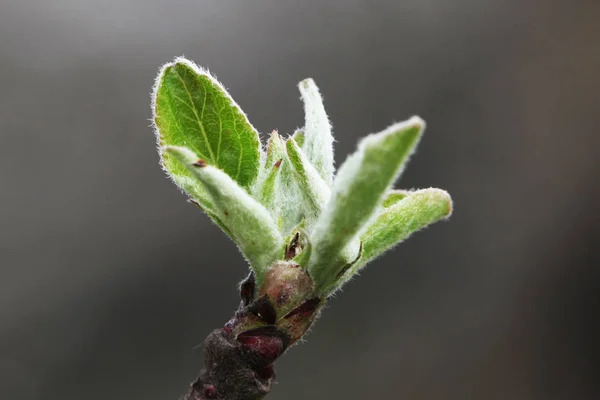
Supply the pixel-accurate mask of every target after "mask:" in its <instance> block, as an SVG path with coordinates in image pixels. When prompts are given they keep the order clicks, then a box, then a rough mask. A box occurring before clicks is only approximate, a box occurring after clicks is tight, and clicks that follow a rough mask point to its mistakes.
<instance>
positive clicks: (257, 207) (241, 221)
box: [164, 146, 283, 281]
mask: <svg viewBox="0 0 600 400" xmlns="http://www.w3.org/2000/svg"><path fill="white" fill-rule="evenodd" d="M164 152H165V153H167V154H169V155H170V156H172V157H173V158H174V159H175V160H176V161H177V162H179V163H181V164H182V165H183V166H184V167H185V168H186V169H187V170H188V171H190V173H191V174H192V175H193V176H194V177H195V178H196V179H198V181H200V182H202V184H203V185H204V187H205V188H206V192H207V193H208V196H209V197H210V200H211V201H212V203H213V204H214V207H215V212H216V214H217V216H218V218H219V219H220V221H221V222H222V223H223V225H224V226H225V227H226V228H227V231H228V233H229V234H230V235H231V236H232V239H233V240H234V241H235V243H236V244H237V245H238V246H239V247H240V249H241V251H242V253H243V254H244V256H245V257H246V259H247V260H248V262H249V263H250V266H251V267H252V268H253V269H254V271H255V273H256V277H257V281H260V280H261V279H262V276H263V275H264V273H265V271H266V270H267V268H268V267H269V266H270V265H271V263H273V262H274V261H276V260H277V259H278V258H279V257H281V254H280V253H281V250H282V248H283V240H282V237H281V235H280V234H279V231H278V229H277V225H276V224H275V222H274V221H273V219H272V218H271V215H270V214H269V212H268V211H267V210H266V209H265V208H264V207H263V206H262V205H261V204H260V203H259V202H258V201H256V200H255V199H254V198H252V197H251V196H250V195H249V194H248V192H246V190H245V189H243V188H242V187H241V186H239V185H238V184H237V183H236V182H235V181H234V180H233V179H231V177H230V176H229V175H228V174H226V173H224V172H223V171H221V170H220V169H218V168H216V167H213V166H212V165H208V164H207V163H206V162H205V161H204V160H202V159H199V157H198V156H197V155H196V154H195V153H194V152H192V151H190V150H188V149H187V148H185V147H175V146H169V147H166V148H165V149H164Z"/></svg>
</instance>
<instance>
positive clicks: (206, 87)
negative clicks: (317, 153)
mask: <svg viewBox="0 0 600 400" xmlns="http://www.w3.org/2000/svg"><path fill="white" fill-rule="evenodd" d="M153 112H154V122H155V125H156V133H157V136H158V143H159V146H185V147H187V148H189V149H191V150H192V151H194V152H195V153H196V154H197V155H198V156H199V157H201V158H202V159H204V160H205V161H206V162H207V163H208V164H210V165H213V166H215V167H217V168H219V169H221V170H223V171H224V172H225V173H227V174H228V175H229V176H230V177H231V178H232V179H233V180H234V181H236V182H237V183H238V184H239V185H240V186H242V187H244V188H249V187H250V185H251V184H252V183H253V182H254V181H255V179H256V177H257V175H258V170H259V165H260V140H259V137H258V133H257V131H256V129H254V127H253V126H252V125H251V124H250V122H249V121H248V118H247V117H246V115H245V114H244V112H243V111H242V110H241V109H240V108H239V106H238V105H237V104H236V103H235V101H234V100H233V99H232V98H231V96H230V95H229V94H228V93H227V91H226V90H225V88H224V87H223V86H222V85H221V84H220V83H219V82H218V81H217V80H216V79H215V78H214V77H212V76H211V75H210V74H209V73H208V71H206V70H203V69H201V68H199V67H198V66H196V65H195V64H194V63H192V62H191V61H188V60H186V59H184V58H177V59H176V60H175V61H174V62H172V63H169V64H166V65H165V66H164V67H163V68H162V69H161V71H160V74H159V76H158V78H157V80H156V84H155V86H154V93H153ZM162 163H163V166H164V168H165V170H166V171H167V172H168V173H169V175H170V176H171V177H172V178H173V180H174V181H175V183H177V184H178V185H179V186H180V187H181V188H182V189H183V190H184V191H186V192H187V193H188V194H189V195H190V196H191V197H193V198H194V199H196V200H197V201H198V202H199V203H201V204H202V205H204V206H207V204H206V195H205V190H204V189H203V188H202V185H198V184H195V183H192V182H194V180H192V181H190V180H189V179H190V178H191V177H192V175H191V173H190V172H189V171H188V170H187V169H186V168H184V166H182V165H180V164H179V163H178V162H177V161H175V160H174V159H173V158H172V157H171V156H170V155H169V154H165V155H164V157H163V160H162Z"/></svg>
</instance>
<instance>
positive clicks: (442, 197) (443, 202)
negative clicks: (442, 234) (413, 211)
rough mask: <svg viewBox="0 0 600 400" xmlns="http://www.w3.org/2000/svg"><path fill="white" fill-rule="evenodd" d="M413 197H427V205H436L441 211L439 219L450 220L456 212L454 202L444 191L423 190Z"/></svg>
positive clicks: (435, 189)
mask: <svg viewBox="0 0 600 400" xmlns="http://www.w3.org/2000/svg"><path fill="white" fill-rule="evenodd" d="M412 195H413V196H414V195H416V196H426V198H427V199H428V201H427V203H429V204H436V205H437V207H436V208H437V209H438V210H439V214H438V215H439V219H443V220H446V219H448V218H450V216H451V215H452V212H453V211H454V202H453V201H452V197H451V196H450V193H448V192H447V191H445V190H443V189H437V188H429V189H421V190H417V191H415V192H413V193H412Z"/></svg>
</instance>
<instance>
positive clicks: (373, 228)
mask: <svg viewBox="0 0 600 400" xmlns="http://www.w3.org/2000/svg"><path fill="white" fill-rule="evenodd" d="M451 214H452V199H451V198H450V195H449V194H448V193H447V192H446V191H444V190H441V189H434V188H430V189H422V190H417V191H414V192H410V193H409V194H408V196H406V197H405V198H404V199H402V200H400V201H398V202H396V203H395V204H393V205H391V206H389V207H388V208H386V209H384V210H383V211H382V212H381V214H379V215H378V216H377V217H376V218H375V219H374V220H373V221H372V222H371V223H370V224H369V226H368V227H367V229H366V230H365V231H364V232H363V233H362V234H361V235H360V239H361V241H362V243H363V254H362V256H361V258H360V260H359V261H358V262H357V263H356V264H355V265H353V266H352V267H351V268H350V269H349V271H348V272H346V273H345V274H344V277H343V279H342V280H341V281H340V282H339V284H338V287H339V286H341V285H342V284H343V283H344V282H345V281H347V280H348V279H350V278H351V277H352V276H353V275H354V274H356V272H358V271H359V270H360V269H361V268H362V267H364V266H365V265H366V264H367V263H369V262H370V261H372V260H373V259H375V258H376V257H379V256H380V255H381V254H383V253H384V252H386V251H388V250H390V249H391V248H393V247H394V246H396V245H397V244H398V243H400V242H402V241H404V240H405V239H407V238H408V237H409V236H410V235H412V234H413V233H415V232H417V231H419V230H421V229H423V228H425V227H426V226H428V225H431V224H433V223H434V222H437V221H439V220H442V219H445V218H448V217H450V215H451Z"/></svg>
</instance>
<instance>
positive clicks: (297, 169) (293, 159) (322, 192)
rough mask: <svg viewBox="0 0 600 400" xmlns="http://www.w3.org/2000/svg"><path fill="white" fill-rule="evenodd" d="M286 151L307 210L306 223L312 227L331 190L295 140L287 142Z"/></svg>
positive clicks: (303, 206) (290, 139) (303, 205)
mask: <svg viewBox="0 0 600 400" xmlns="http://www.w3.org/2000/svg"><path fill="white" fill-rule="evenodd" d="M286 150H287V160H289V165H290V166H291V169H292V171H293V173H294V177H295V178H296V183H297V185H298V189H299V190H300V194H301V196H302V198H303V199H304V202H303V204H302V208H304V210H305V219H306V223H307V226H308V227H311V226H312V222H314V220H315V219H316V218H317V217H318V216H319V214H321V211H322V209H323V207H324V206H325V204H326V203H327V201H328V200H329V196H330V194H331V193H330V189H329V187H328V186H327V184H326V183H325V181H324V180H323V178H321V176H320V175H319V173H318V172H317V170H316V169H315V167H313V165H312V164H311V163H310V162H309V161H308V159H307V157H306V156H305V155H304V152H303V151H302V150H301V149H300V147H298V144H297V143H296V141H295V140H294V139H293V138H289V139H288V140H287V142H286Z"/></svg>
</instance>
